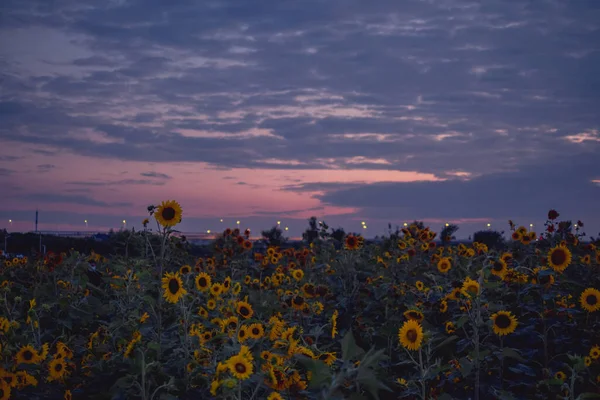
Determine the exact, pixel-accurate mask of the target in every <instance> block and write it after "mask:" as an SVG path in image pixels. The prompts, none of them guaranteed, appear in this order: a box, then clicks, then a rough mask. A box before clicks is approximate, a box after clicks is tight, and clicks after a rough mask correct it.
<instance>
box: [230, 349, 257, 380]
mask: <svg viewBox="0 0 600 400" xmlns="http://www.w3.org/2000/svg"><path fill="white" fill-rule="evenodd" d="M227 367H228V368H229V372H231V374H232V375H233V376H235V377H236V378H237V379H239V380H241V381H243V380H245V379H248V378H250V376H251V375H252V372H253V371H254V367H253V366H252V363H251V362H250V361H249V360H248V359H247V358H246V357H244V356H243V355H241V354H237V355H235V356H233V357H231V358H230V359H229V360H227Z"/></svg>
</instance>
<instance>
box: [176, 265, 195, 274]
mask: <svg viewBox="0 0 600 400" xmlns="http://www.w3.org/2000/svg"><path fill="white" fill-rule="evenodd" d="M190 272H192V267H190V266H189V265H187V264H186V265H183V266H182V267H181V268H179V273H180V274H181V275H185V274H189V273H190Z"/></svg>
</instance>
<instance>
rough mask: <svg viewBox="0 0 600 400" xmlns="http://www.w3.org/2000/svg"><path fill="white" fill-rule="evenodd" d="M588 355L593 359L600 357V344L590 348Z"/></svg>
mask: <svg viewBox="0 0 600 400" xmlns="http://www.w3.org/2000/svg"><path fill="white" fill-rule="evenodd" d="M590 357H592V358H593V359H594V360H597V359H599V358H600V346H598V345H595V346H594V347H592V348H591V349H590Z"/></svg>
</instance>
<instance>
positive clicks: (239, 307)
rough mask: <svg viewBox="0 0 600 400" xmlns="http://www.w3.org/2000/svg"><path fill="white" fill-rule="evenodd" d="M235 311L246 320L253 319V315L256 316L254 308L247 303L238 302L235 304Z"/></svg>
mask: <svg viewBox="0 0 600 400" xmlns="http://www.w3.org/2000/svg"><path fill="white" fill-rule="evenodd" d="M235 310H236V311H237V313H238V314H239V315H241V316H242V318H244V319H248V318H252V315H254V310H253V309H252V306H251V305H250V303H247V302H245V301H238V302H237V303H236V304H235Z"/></svg>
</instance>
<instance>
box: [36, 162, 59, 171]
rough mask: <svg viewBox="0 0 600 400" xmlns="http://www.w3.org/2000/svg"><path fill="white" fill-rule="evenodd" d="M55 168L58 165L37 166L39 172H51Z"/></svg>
mask: <svg viewBox="0 0 600 400" xmlns="http://www.w3.org/2000/svg"><path fill="white" fill-rule="evenodd" d="M54 168H56V165H54V164H40V165H38V166H37V167H36V169H37V172H39V173H44V172H50V171H51V170H53V169H54Z"/></svg>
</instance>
